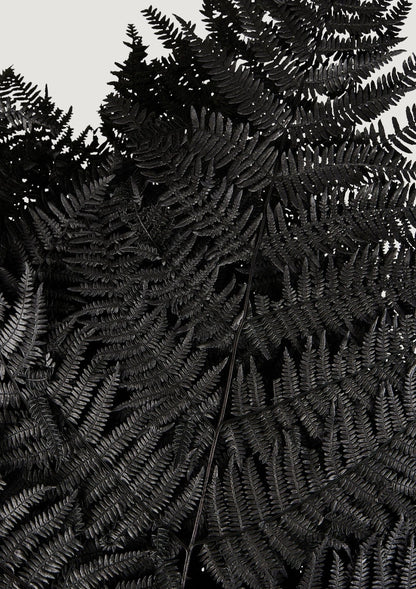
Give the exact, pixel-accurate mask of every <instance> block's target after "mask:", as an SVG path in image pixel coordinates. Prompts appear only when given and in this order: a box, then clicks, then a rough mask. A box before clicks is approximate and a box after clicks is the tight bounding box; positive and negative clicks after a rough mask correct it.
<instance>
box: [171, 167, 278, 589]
mask: <svg viewBox="0 0 416 589" xmlns="http://www.w3.org/2000/svg"><path fill="white" fill-rule="evenodd" d="M276 170H277V165H276V169H275V172H274V174H275V173H276ZM273 185H274V183H273V182H272V183H271V184H270V186H269V189H268V191H267V195H266V198H265V199H264V206H263V212H262V219H261V224H260V228H259V231H258V234H257V240H256V244H255V246H254V250H253V255H252V257H251V263H250V271H249V275H248V280H247V285H246V290H245V294H244V305H243V311H242V313H241V315H240V320H239V323H238V327H237V330H236V332H235V336H234V341H233V347H232V351H231V355H230V364H229V368H228V375H227V384H226V387H225V391H224V397H223V400H222V404H221V411H220V415H219V418H218V422H217V426H216V428H215V434H214V439H213V440H212V443H211V448H210V452H209V456H208V462H207V467H206V470H205V474H204V482H203V486H202V493H201V498H200V500H199V504H198V510H197V513H196V516H195V521H194V526H193V529H192V535H191V539H190V542H189V545H188V548H187V550H186V556H185V563H184V567H183V571H182V580H181V589H184V588H185V585H186V579H187V575H188V569H189V565H190V562H191V556H192V551H193V549H194V547H195V541H196V537H197V534H198V529H199V524H200V520H201V516H202V510H203V508H204V502H205V496H206V493H207V489H208V483H209V479H210V476H211V471H212V467H213V464H214V456H215V450H216V448H217V445H218V439H219V436H220V433H221V429H222V425H223V422H224V418H225V412H226V410H227V405H228V399H229V396H230V391H231V384H232V380H233V374H234V366H235V361H236V358H237V350H238V344H239V341H240V336H241V333H242V331H243V328H244V322H245V319H246V317H247V312H248V307H249V303H250V293H251V285H252V283H253V276H254V270H255V268H256V261H257V255H258V252H259V249H260V245H261V242H262V239H263V235H264V230H265V227H266V216H267V215H266V212H267V207H268V206H269V203H270V198H271V194H272V190H273Z"/></svg>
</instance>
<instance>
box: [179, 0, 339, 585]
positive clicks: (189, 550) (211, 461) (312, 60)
mask: <svg viewBox="0 0 416 589" xmlns="http://www.w3.org/2000/svg"><path fill="white" fill-rule="evenodd" d="M328 9H329V10H328ZM329 12H330V6H324V7H323V11H322V17H323V24H326V21H327V19H328V17H329ZM323 31H324V27H323V26H322V28H321V29H319V30H318V32H317V35H316V39H315V49H314V51H313V52H312V53H311V56H310V58H309V63H308V67H307V68H306V71H305V74H304V76H303V79H302V82H301V84H300V85H299V88H298V90H297V93H296V95H295V97H294V101H293V104H292V110H293V113H295V112H296V108H297V106H298V104H299V102H300V99H301V97H302V92H303V88H304V85H305V82H306V79H307V76H308V74H309V68H311V67H313V65H314V63H315V61H316V60H317V59H319V57H318V53H317V51H316V48H317V47H318V44H319V42H320V40H321V39H322V38H323ZM283 138H284V135H283V136H281V137H280V141H279V140H278V142H277V144H276V148H277V149H278V150H279V151H280V149H279V148H281V145H279V143H280V142H282V141H283ZM278 169H279V158H277V160H276V162H275V164H274V169H273V172H272V180H271V183H270V185H269V189H268V191H267V194H266V198H265V199H264V205H263V211H262V217H261V223H260V228H259V231H258V234H257V240H256V244H255V246H254V250H253V255H252V257H251V262H250V271H249V275H248V280H247V286H246V290H245V294H244V305H243V311H242V313H241V316H240V318H239V323H238V328H237V331H236V333H235V336H234V341H233V347H232V351H231V355H230V364H229V369H228V375H227V384H226V387H225V391H224V397H223V400H222V404H221V411H220V415H219V418H218V422H217V425H216V428H215V433H214V438H213V441H212V443H211V448H210V452H209V456H208V462H207V467H206V470H205V474H204V482H203V486H202V493H201V497H200V500H199V504H198V510H197V513H196V516H195V521H194V526H193V528H192V534H191V539H190V541H189V545H188V548H187V550H186V554H185V562H184V567H183V571H182V579H181V586H180V587H181V589H185V586H186V581H187V576H188V570H189V565H190V562H191V556H192V551H193V549H194V547H195V542H196V537H197V534H198V530H199V524H200V521H201V517H202V511H203V508H204V502H205V497H206V494H207V489H208V483H209V479H210V476H211V471H212V467H213V464H214V455H215V451H216V448H217V445H218V439H219V436H220V433H221V429H222V426H223V422H224V418H225V412H226V409H227V405H228V399H229V396H230V391H231V383H232V378H233V373H234V366H235V361H236V358H237V350H238V344H239V341H240V336H241V333H242V331H243V328H244V323H245V319H246V316H247V311H248V306H249V302H250V292H251V285H252V282H253V276H254V270H255V267H256V261H257V255H258V252H259V249H260V245H261V242H262V240H263V235H264V231H265V227H266V218H267V208H268V206H269V204H270V200H271V194H272V190H273V188H274V186H275V179H276V176H277V172H278Z"/></svg>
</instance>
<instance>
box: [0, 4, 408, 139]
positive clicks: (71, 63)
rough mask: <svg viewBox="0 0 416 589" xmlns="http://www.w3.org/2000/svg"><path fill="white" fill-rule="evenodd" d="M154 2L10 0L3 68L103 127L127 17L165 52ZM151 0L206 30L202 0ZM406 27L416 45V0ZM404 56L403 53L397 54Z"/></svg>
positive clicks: (0, 53) (399, 110)
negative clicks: (152, 19) (148, 15)
mask: <svg viewBox="0 0 416 589" xmlns="http://www.w3.org/2000/svg"><path fill="white" fill-rule="evenodd" d="M150 5H151V4H150V2H148V1H147V0H120V2H118V3H115V2H114V0H111V1H109V0H71V2H62V1H61V2H59V1H57V0H36V1H34V0H14V1H13V2H8V3H7V5H5V6H3V11H2V18H1V21H0V71H1V70H3V69H4V68H6V67H8V66H11V65H13V66H14V68H15V71H16V72H17V73H20V74H22V75H23V76H25V79H26V81H28V82H31V83H33V84H36V85H38V86H39V87H40V88H41V89H42V90H43V88H44V85H45V83H47V84H48V89H49V94H50V96H51V97H52V99H53V101H54V102H55V104H56V105H57V106H58V107H60V108H62V109H64V110H67V109H68V107H69V106H71V105H72V106H73V107H74V114H73V117H72V120H71V124H72V126H73V127H74V129H75V132H76V133H79V132H80V131H81V130H82V129H84V128H85V127H86V126H87V125H88V124H90V125H91V126H92V127H98V125H99V116H98V113H97V110H98V107H99V105H100V103H101V102H102V101H103V99H104V97H105V96H106V94H108V93H109V92H110V91H111V90H112V87H110V86H108V85H107V82H109V81H110V80H113V79H114V76H112V75H111V74H110V71H111V70H114V69H116V67H115V65H114V62H119V63H122V62H123V61H124V60H125V59H126V57H127V55H128V51H129V50H128V48H127V47H126V46H125V45H124V44H123V41H125V40H127V37H126V28H127V25H128V24H129V23H133V24H135V25H136V27H137V29H138V31H139V33H140V34H141V35H142V37H143V40H144V43H145V44H146V45H149V50H148V51H149V56H150V57H156V56H158V55H161V54H162V52H163V51H164V52H165V50H163V47H162V44H161V42H160V41H159V40H158V39H157V38H156V37H155V35H154V34H153V32H152V29H151V27H150V26H149V25H148V23H147V21H146V19H145V18H144V17H143V15H142V14H141V12H140V11H141V10H142V9H144V8H147V7H148V6H150ZM152 5H153V6H154V7H155V8H157V9H158V10H160V11H161V12H162V13H163V14H166V15H168V16H171V15H172V12H174V13H175V14H178V15H180V16H181V17H182V18H184V19H185V20H190V21H192V22H194V23H196V24H197V32H198V33H199V34H203V30H204V29H203V25H202V22H201V15H200V12H199V10H200V7H201V5H202V0H187V1H185V0H179V1H178V0H176V1H175V2H172V0H154V1H153V3H152ZM404 35H405V36H407V37H408V40H407V42H406V43H405V44H404V45H403V48H404V49H406V51H408V52H409V53H412V52H416V0H415V2H414V7H413V9H412V12H411V15H410V17H409V19H408V22H407V25H406V28H405V30H404ZM165 54H166V52H165ZM404 57H405V54H403V56H400V57H399V62H401V60H402V59H403V58H404ZM414 103H416V92H412V93H409V94H408V95H407V97H405V98H404V99H403V100H402V101H401V103H400V105H399V106H398V107H395V108H394V109H392V111H391V112H392V114H394V116H396V117H397V118H399V120H404V119H403V113H404V110H405V107H406V105H407V104H409V105H412V104H414ZM390 118H391V116H390ZM386 124H387V125H388V121H386Z"/></svg>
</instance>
